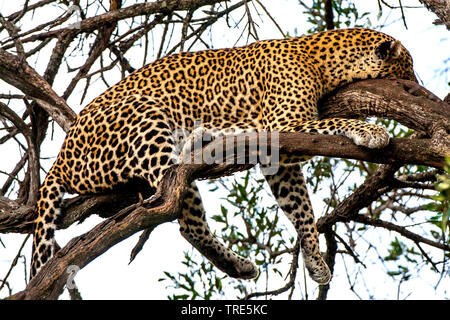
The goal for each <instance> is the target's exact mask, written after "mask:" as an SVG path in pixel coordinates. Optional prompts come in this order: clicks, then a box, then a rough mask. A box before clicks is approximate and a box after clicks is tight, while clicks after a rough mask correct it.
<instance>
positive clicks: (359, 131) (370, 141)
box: [347, 123, 390, 149]
mask: <svg viewBox="0 0 450 320" xmlns="http://www.w3.org/2000/svg"><path fill="white" fill-rule="evenodd" d="M347 136H348V137H349V138H350V139H352V140H353V142H354V143H355V144H356V145H358V146H363V147H367V148H371V149H381V148H384V147H386V146H387V145H388V144H389V139H390V137H389V132H388V131H387V129H386V128H384V127H380V126H377V125H375V124H371V123H367V124H366V125H365V126H364V127H362V128H356V129H355V130H353V131H352V132H349V133H348V134H347Z"/></svg>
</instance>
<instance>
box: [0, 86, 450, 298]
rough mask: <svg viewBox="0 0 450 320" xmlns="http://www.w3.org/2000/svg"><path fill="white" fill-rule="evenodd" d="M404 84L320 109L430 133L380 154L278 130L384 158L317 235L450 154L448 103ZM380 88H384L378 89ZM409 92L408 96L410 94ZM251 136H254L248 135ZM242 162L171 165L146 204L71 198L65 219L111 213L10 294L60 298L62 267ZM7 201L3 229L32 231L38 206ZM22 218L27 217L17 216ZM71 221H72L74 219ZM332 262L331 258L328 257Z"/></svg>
mask: <svg viewBox="0 0 450 320" xmlns="http://www.w3.org/2000/svg"><path fill="white" fill-rule="evenodd" d="M375 81H376V82H377V83H379V86H380V87H381V88H384V89H385V90H390V91H392V92H391V94H390V95H386V94H385V93H383V94H382V96H379V95H377V92H380V91H377V90H381V89H379V86H378V85H377V86H376V88H378V89H377V90H375V89H373V90H372V88H374V87H375V85H374V84H375ZM368 83H369V84H368ZM364 86H368V87H369V88H370V89H367V90H368V91H367V92H362V91H360V90H359V89H358V88H361V87H364ZM404 89H405V87H404V83H403V82H398V81H392V80H368V81H362V82H360V83H355V84H353V85H350V86H348V87H346V88H343V89H341V90H339V91H338V92H336V93H335V95H333V96H332V97H329V100H327V102H325V107H324V108H323V110H324V116H325V115H326V116H329V115H330V114H331V116H334V115H335V114H336V113H337V114H345V115H347V116H349V115H352V116H364V115H372V114H383V116H385V117H387V118H391V117H392V118H396V119H397V120H398V121H399V122H401V123H410V124H413V125H414V126H415V127H417V128H422V129H424V130H426V133H427V134H428V135H429V136H430V138H428V139H408V138H397V139H392V142H391V143H390V145H389V146H388V147H386V148H384V149H383V150H381V151H380V150H368V149H365V148H361V147H358V146H356V145H354V144H353V143H352V142H351V141H350V140H349V139H347V138H345V137H339V136H322V135H308V134H301V133H280V136H279V150H280V153H288V154H292V153H298V154H303V155H326V156H337V157H344V158H352V159H360V160H364V161H371V162H378V163H386V164H385V165H382V166H381V167H380V168H379V169H378V170H377V171H376V172H375V173H374V174H373V175H372V176H370V177H369V178H368V179H367V180H366V181H365V182H364V183H363V184H362V185H361V186H360V187H359V188H358V189H357V190H356V191H355V192H354V193H353V194H352V195H350V196H349V197H348V198H347V199H345V200H344V201H342V202H341V203H340V204H339V205H338V206H337V207H336V208H335V209H334V210H333V211H332V212H331V213H330V214H328V215H326V216H324V217H322V218H321V219H319V221H318V224H317V225H318V229H319V231H320V232H325V231H327V230H329V227H330V226H331V225H333V224H335V223H336V222H339V221H351V220H353V221H362V220H361V219H366V218H364V217H362V216H360V215H358V212H359V210H361V209H362V208H364V207H365V206H367V205H368V204H370V203H371V202H372V201H374V200H376V199H377V198H378V197H379V196H380V195H381V194H383V193H385V192H387V191H388V190H390V189H392V186H391V185H390V182H391V181H393V180H394V173H395V172H396V171H397V169H398V168H399V167H400V166H401V165H403V164H408V163H416V164H425V165H429V166H433V167H436V168H442V167H443V165H444V157H445V155H449V154H450V152H448V145H447V146H446V147H447V148H445V146H444V148H442V144H440V143H436V140H435V139H434V135H436V134H442V130H445V131H446V133H447V135H446V136H445V137H444V139H448V131H447V129H448V122H449V119H450V117H448V116H447V115H448V112H449V106H448V105H447V104H445V103H443V102H438V101H434V102H433V101H430V100H429V99H425V98H424V99H422V98H420V101H418V100H417V97H416V96H413V95H411V94H409V93H407V92H406V91H405V90H404ZM374 91H375V93H374ZM381 92H383V91H382V90H381ZM398 92H401V95H402V97H405V98H404V99H403V100H400V101H401V102H398V101H394V100H395V99H396V98H395V97H394V96H395V95H394V93H395V94H399V93H398ZM405 92H406V93H405ZM355 93H356V94H355ZM378 94H379V93H378ZM408 95H410V96H411V97H409V98H406V97H407V96H408ZM342 97H346V98H345V100H343V99H344V98H342ZM368 97H369V98H368ZM386 97H389V99H392V100H389V103H386V105H385V104H384V103H382V101H383V99H386ZM333 99H334V100H333ZM355 99H356V100H358V101H366V102H367V104H366V106H370V107H369V108H359V109H355V107H352V108H351V110H352V112H353V114H352V113H351V112H349V111H348V110H349V106H350V105H352V106H354V103H355ZM361 99H362V100H361ZM329 101H334V107H333V108H331V106H330V105H329V104H328V105H327V103H328V102H329ZM433 103H436V104H439V107H440V108H439V109H434V107H430V105H432V104H433ZM400 105H401V106H402V108H403V109H405V111H404V112H400V110H399V108H400ZM326 106H328V107H326ZM436 107H437V106H436ZM421 113H428V117H423V118H421ZM423 116H424V115H423ZM411 118H413V119H411ZM430 118H432V119H438V120H436V121H439V125H438V127H440V130H436V125H432V124H430V123H428V122H427V121H429V119H430ZM417 119H423V122H420V121H419V120H417ZM230 138H232V139H234V141H235V143H236V139H235V137H230ZM249 139H253V137H250V138H249ZM217 143H221V144H222V147H223V146H224V145H225V146H228V147H229V144H226V143H224V142H223V141H219V142H212V143H210V144H208V145H207V146H206V147H204V150H202V151H200V152H203V153H204V154H211V150H214V149H215V148H217V145H216V144H217ZM270 143H271V141H270V139H268V141H267V144H268V145H270ZM232 148H233V150H232V151H233V152H224V154H233V155H234V156H235V157H238V158H239V159H241V160H242V158H243V157H245V155H242V154H236V153H235V152H234V151H235V148H236V145H235V144H234V145H232ZM237 160H238V159H236V158H235V159H234V162H233V161H231V163H232V164H227V161H225V162H224V163H220V164H205V163H203V164H180V165H178V166H175V167H172V168H171V169H170V170H168V172H167V173H166V175H165V176H164V179H163V181H162V182H161V184H160V186H159V188H158V190H157V192H156V194H155V195H154V196H153V197H152V198H151V199H150V200H148V201H144V202H143V203H139V201H138V200H137V197H138V196H137V194H136V193H135V194H134V196H132V195H128V196H125V198H126V199H124V198H120V196H119V195H118V194H117V195H116V194H109V195H97V196H92V197H84V198H80V197H79V198H76V199H74V200H72V201H73V202H72V204H71V205H69V206H68V207H67V209H68V214H66V218H65V220H66V219H68V220H70V221H72V222H73V221H77V219H82V218H83V217H86V216H87V215H89V214H95V213H97V214H100V213H101V215H102V216H105V212H106V213H108V214H109V215H110V217H109V218H108V219H106V220H105V221H104V222H102V223H100V224H99V225H97V226H96V227H95V228H94V229H92V230H91V231H89V232H87V233H86V234H84V235H82V236H80V237H77V238H75V239H73V240H71V241H70V242H69V243H68V244H67V245H66V246H65V247H64V248H62V249H61V250H60V251H59V252H58V253H57V254H56V255H55V257H54V258H52V259H51V260H50V261H49V262H48V263H47V264H46V265H45V266H44V268H43V269H42V271H41V272H40V273H39V274H38V275H37V276H36V277H35V278H33V280H32V281H31V282H30V283H29V285H28V286H27V288H26V289H25V290H24V291H22V292H20V293H18V294H16V295H14V296H12V297H11V298H12V299H55V298H57V297H58V296H59V294H60V293H61V292H62V289H63V287H64V284H65V282H66V280H67V277H68V274H66V272H65V270H66V269H67V267H68V266H70V265H77V266H78V267H80V268H83V267H84V266H85V265H86V264H88V263H89V262H90V261H92V260H93V259H95V258H96V257H97V256H99V255H101V254H102V253H104V252H105V251H106V250H108V249H109V248H110V247H112V246H113V245H114V244H116V243H118V242H120V241H122V240H124V239H126V238H128V237H129V236H131V235H132V234H135V233H136V232H139V231H142V230H145V229H151V228H154V227H155V226H157V225H159V224H161V223H164V222H168V221H172V220H174V219H176V218H177V214H178V211H179V207H180V204H181V203H182V200H183V196H184V190H185V187H186V186H187V185H189V183H190V182H191V181H193V180H195V179H199V178H217V177H220V176H224V175H229V174H231V173H233V172H236V171H240V170H245V169H248V168H250V167H251V166H252V165H250V164H240V165H239V164H236V163H240V162H239V161H237ZM228 163H230V162H228ZM119 193H120V192H119ZM115 197H119V198H120V202H121V207H120V208H124V206H128V205H129V206H128V207H126V208H124V209H122V210H120V211H119V212H118V211H117V210H113V209H112V208H111V200H112V199H116V201H117V199H118V198H115ZM3 200H4V199H3V198H0V208H1V209H2V213H1V215H0V226H2V227H1V228H0V229H1V230H2V232H8V231H9V232H11V231H13V230H14V232H29V231H30V229H29V223H30V221H31V219H30V218H31V217H32V216H33V214H32V212H33V209H32V208H28V209H26V208H25V207H24V206H17V205H16V204H14V202H11V200H6V201H3ZM122 200H123V201H122ZM112 202H114V201H112ZM133 203H134V204H133ZM136 203H137V204H136ZM8 206H9V207H11V208H13V210H9V211H8ZM108 206H109V208H108ZM116 209H117V208H116ZM80 212H83V214H79V213H80ZM75 213H78V214H79V215H78V216H77V218H75V219H74V215H75ZM14 216H16V218H17V217H19V219H15V217H14ZM24 217H25V219H27V221H24V220H22V221H19V220H20V219H23V218H24ZM28 219H30V220H28ZM366 220H367V219H366ZM366 220H364V221H366ZM16 222H17V223H16ZM72 222H69V224H70V223H72ZM366 222H367V223H368V224H372V225H377V226H381V227H388V229H390V230H394V231H397V232H399V233H401V234H405V235H407V236H408V237H410V238H412V239H414V240H416V241H418V242H423V243H427V244H429V245H434V246H436V247H439V248H442V249H444V250H449V248H448V247H443V246H442V245H440V244H436V243H434V242H432V241H431V240H427V239H425V238H417V237H414V236H413V235H411V234H409V233H408V232H409V231H407V230H406V229H405V230H403V229H404V228H402V227H398V226H396V227H394V226H391V225H387V224H386V223H384V222H379V221H376V220H374V219H370V221H369V220H367V221H366ZM66 223H67V221H66ZM63 224H64V223H63ZM399 228H400V229H399ZM330 259H332V257H331V256H330Z"/></svg>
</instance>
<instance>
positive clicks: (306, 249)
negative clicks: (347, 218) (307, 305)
mask: <svg viewBox="0 0 450 320" xmlns="http://www.w3.org/2000/svg"><path fill="white" fill-rule="evenodd" d="M265 178H266V180H267V182H268V184H269V186H270V188H271V189H272V193H273V195H274V197H275V199H276V200H277V202H278V204H279V206H280V208H281V209H282V210H283V211H284V213H285V214H286V215H287V217H288V218H289V220H290V221H291V222H292V224H293V225H294V227H295V229H296V231H297V232H298V235H299V237H300V239H301V242H300V244H301V250H302V256H303V261H304V263H305V266H306V268H307V269H308V272H309V274H310V276H311V278H312V279H313V280H314V281H316V282H318V283H320V284H326V283H328V282H329V281H330V279H331V273H330V270H329V268H328V266H327V264H326V263H325V261H324V260H323V258H322V256H321V254H320V251H319V239H318V232H317V227H316V224H315V221H314V213H313V209H312V206H311V201H310V199H309V195H308V190H307V188H306V184H305V180H304V178H303V175H302V169H301V165H300V164H294V165H281V166H280V168H279V170H278V172H277V174H274V175H266V176H265Z"/></svg>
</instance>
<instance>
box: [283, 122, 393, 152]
mask: <svg viewBox="0 0 450 320" xmlns="http://www.w3.org/2000/svg"><path fill="white" fill-rule="evenodd" d="M289 131H294V132H310V133H319V134H330V135H343V136H346V137H348V138H350V139H352V140H353V142H354V143H355V144H356V145H359V146H364V147H368V148H372V149H379V148H383V147H385V146H387V145H388V144H389V132H388V131H387V130H386V128H384V127H380V126H378V125H375V124H372V123H367V122H364V121H361V120H357V119H344V118H330V119H322V120H307V121H302V122H298V123H290V124H289Z"/></svg>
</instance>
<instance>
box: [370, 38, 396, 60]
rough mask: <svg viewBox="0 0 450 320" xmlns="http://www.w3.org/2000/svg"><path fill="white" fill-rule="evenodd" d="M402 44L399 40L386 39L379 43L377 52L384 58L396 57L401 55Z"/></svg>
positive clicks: (379, 56) (378, 55)
mask: <svg viewBox="0 0 450 320" xmlns="http://www.w3.org/2000/svg"><path fill="white" fill-rule="evenodd" d="M401 51H402V44H401V43H400V41H398V40H393V41H385V42H382V43H381V44H379V45H378V47H377V48H376V49H375V54H376V55H377V57H378V58H380V59H382V60H389V59H395V58H397V57H398V56H400V53H401Z"/></svg>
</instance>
